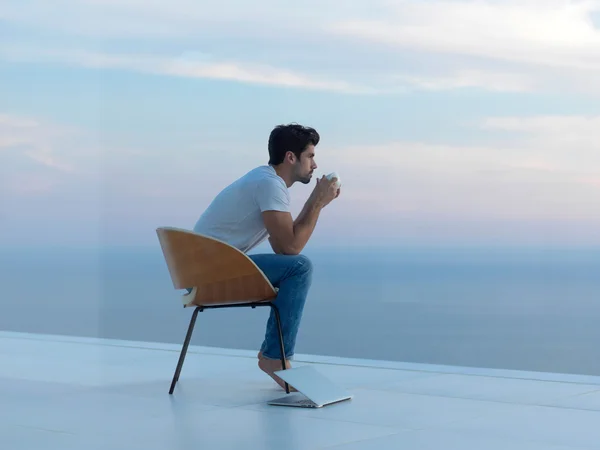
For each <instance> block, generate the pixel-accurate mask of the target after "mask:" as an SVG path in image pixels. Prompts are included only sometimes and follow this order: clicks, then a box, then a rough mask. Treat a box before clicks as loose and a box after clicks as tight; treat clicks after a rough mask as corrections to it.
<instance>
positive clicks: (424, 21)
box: [331, 0, 600, 70]
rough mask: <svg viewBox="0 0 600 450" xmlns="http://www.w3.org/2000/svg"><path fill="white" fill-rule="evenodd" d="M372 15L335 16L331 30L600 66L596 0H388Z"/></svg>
mask: <svg viewBox="0 0 600 450" xmlns="http://www.w3.org/2000/svg"><path fill="white" fill-rule="evenodd" d="M384 3H385V4H386V5H387V12H388V14H387V15H386V17H379V18H376V19H373V18H371V19H356V20H351V21H344V20H342V21H335V22H334V23H333V24H332V25H331V31H332V32H334V33H338V34H341V35H344V36H348V37H353V38H358V39H364V40H368V41H371V42H375V43H381V44H387V45H392V46H396V47H400V48H412V49H421V50H423V51H430V52H438V53H439V52H442V53H452V54H459V55H472V56H477V57H481V58H486V59H488V58H491V59H500V60H506V61H515V62H519V63H525V64H527V65H532V64H539V65H543V66H556V67H567V68H571V69H590V70H598V69H600V29H598V28H596V27H595V26H594V24H593V23H592V21H591V13H592V12H594V11H597V10H599V9H600V2H598V1H585V0H584V1H562V0H561V1H559V0H502V1H428V2H423V1H413V0H404V1H397V2H392V1H386V2H384Z"/></svg>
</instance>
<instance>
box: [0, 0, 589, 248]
mask: <svg viewBox="0 0 600 450" xmlns="http://www.w3.org/2000/svg"><path fill="white" fill-rule="evenodd" d="M290 122H297V123H301V124H304V125H308V126H313V127H315V128H316V129H317V130H318V131H319V133H320V134H321V138H322V140H321V143H320V144H319V146H318V147H317V153H316V154H317V156H316V161H317V164H318V165H319V169H318V171H319V172H320V173H321V174H327V173H329V172H332V171H337V172H338V173H339V174H340V177H341V178H342V181H343V186H342V194H341V196H340V198H339V199H337V200H335V201H334V202H333V203H331V204H330V205H329V206H328V207H327V208H326V209H325V210H324V211H323V213H322V214H321V217H320V219H319V224H318V226H317V230H316V232H315V234H314V236H313V239H312V240H311V244H310V245H312V246H315V247H318V246H342V247H352V246H364V245H366V246H383V247H390V246H393V247H395V246H413V245H428V246H429V245H433V246H452V245H459V246H464V245H469V246H471V245H474V246H479V245H484V246H485V245H487V246H489V245H494V246H498V245H499V246H513V245H514V246H526V245H527V246H529V245H535V246H540V245H541V246H578V247H579V246H581V247H590V246H600V0H573V1H568V0H560V1H559V0H476V1H475V0H471V1H464V0H447V1H444V0H421V1H417V0H396V1H391V0H354V2H348V1H346V0H344V1H342V0H319V1H315V0H306V1H305V2H303V3H301V2H277V1H274V0H261V1H260V2H245V1H239V0H237V1H235V0H222V1H220V2H207V1H192V0H171V2H165V1H162V0H161V1H159V0H144V1H142V0H54V1H52V2H47V1H44V0H27V1H23V0H4V1H3V2H2V4H1V6H0V194H1V197H0V206H1V209H0V231H1V232H0V245H1V246H15V247H20V246H23V247H25V246H34V247H35V246H49V247H55V246H73V247H78V246H79V247H86V246H91V247H96V246H147V245H157V240H156V235H155V229H156V227H159V226H176V227H182V228H191V227H193V225H194V223H195V221H196V219H197V218H198V216H199V215H200V214H201V213H202V211H203V210H204V208H205V207H206V206H207V205H208V202H210V200H211V199H212V198H213V196H214V195H216V194H217V193H218V191H219V190H220V189H222V188H223V187H225V186H226V185H227V184H229V183H230V182H232V181H233V180H235V179H236V178H237V177H239V176H241V175H243V174H244V173H246V172H247V171H249V170H251V169H252V168H254V167H256V166H258V165H262V164H266V163H267V161H268V154H267V140H268V135H269V133H270V131H271V129H272V128H273V127H274V126H276V125H278V124H282V123H290ZM313 187H314V185H308V186H304V185H301V186H298V185H295V186H293V187H292V189H291V192H292V199H293V203H294V205H293V212H294V215H295V214H297V213H298V212H299V211H300V209H301V208H302V205H303V203H304V201H305V199H306V198H307V196H308V194H309V192H310V190H311V189H312V188H313Z"/></svg>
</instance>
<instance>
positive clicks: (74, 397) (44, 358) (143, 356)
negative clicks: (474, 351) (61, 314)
mask: <svg viewBox="0 0 600 450" xmlns="http://www.w3.org/2000/svg"><path fill="white" fill-rule="evenodd" d="M179 350H180V346H179V345H170V344H152V343H139V342H126V341H108V340H99V339H89V338H88V339H84V338H72V337H64V336H43V335H31V334H19V333H9V332H4V333H2V332H0V449H2V450H20V449H23V450H37V449H40V450H41V449H44V450H81V449H93V450H94V449H97V450H111V449H119V450H121V449H123V450H135V449H143V450H155V449H156V450H158V449H160V450H179V449H181V450H183V449H198V448H205V449H240V448H242V449H271V448H273V449H275V448H277V449H319V448H333V449H340V450H355V449H419V450H420V449H426V450H429V449H440V450H442V449H443V450H454V449H457V450H458V449H460V450H468V449H477V450H480V449H485V450H497V449H507V450H521V449H527V450H542V449H545V450H560V449H563V450H568V449H593V448H600V428H598V424H599V423H600V377H577V376H566V375H560V374H535V373H530V372H527V373H525V372H523V373H519V372H515V371H510V372H509V371H498V370H494V371H486V370H484V369H477V368H458V367H442V366H427V365H418V364H408V363H394V362H385V361H381V362H379V361H364V360H352V359H342V358H328V357H317V356H309V355H304V356H298V357H297V361H296V362H295V363H294V364H295V365H296V366H299V365H303V364H314V365H315V366H316V368H317V369H318V370H319V371H320V372H322V373H323V374H325V375H326V376H328V377H330V378H331V379H333V380H335V381H336V382H337V383H339V384H340V385H342V386H344V387H345V388H346V389H348V390H350V391H351V392H352V393H353V394H354V396H355V397H354V399H353V400H352V401H350V402H344V403H341V404H337V405H331V406H328V407H325V408H323V409H318V410H310V409H299V408H298V409H296V408H283V407H274V406H269V405H267V404H266V402H267V401H268V400H271V399H274V398H278V397H281V396H283V395H284V392H283V391H282V390H281V389H280V388H279V387H278V386H277V385H276V384H275V383H274V382H273V381H272V380H271V379H270V378H269V377H267V376H266V375H265V374H263V373H262V372H260V371H259V370H258V368H257V367H256V354H255V352H247V351H239V350H227V349H207V348H202V347H194V346H191V347H190V350H189V352H188V357H187V359H186V362H185V365H184V368H183V372H182V375H181V378H180V381H179V384H178V386H177V388H176V391H175V393H174V395H173V396H169V395H168V389H169V384H170V381H171V376H172V374H173V370H174V368H175V365H176V363H177V358H178V356H179ZM549 380H552V381H549Z"/></svg>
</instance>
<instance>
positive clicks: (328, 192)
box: [308, 175, 340, 208]
mask: <svg viewBox="0 0 600 450" xmlns="http://www.w3.org/2000/svg"><path fill="white" fill-rule="evenodd" d="M336 183H337V178H332V179H331V180H328V179H327V177H326V176H325V175H323V177H321V178H320V179H319V178H317V185H316V186H315V188H314V189H313V191H312V194H311V196H310V197H309V199H308V201H309V202H310V201H312V202H314V203H315V204H316V205H317V206H319V207H320V208H324V207H326V206H327V205H329V203H331V202H332V201H333V200H334V199H336V198H338V197H339V195H340V188H337V187H336V186H335V184H336Z"/></svg>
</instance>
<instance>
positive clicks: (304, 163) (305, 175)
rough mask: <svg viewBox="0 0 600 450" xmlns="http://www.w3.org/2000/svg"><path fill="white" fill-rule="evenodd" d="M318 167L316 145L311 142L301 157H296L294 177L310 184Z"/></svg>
mask: <svg viewBox="0 0 600 450" xmlns="http://www.w3.org/2000/svg"><path fill="white" fill-rule="evenodd" d="M316 168H317V163H315V146H314V145H312V144H311V145H309V146H308V147H306V150H304V151H303V152H302V153H301V154H300V159H296V163H295V164H294V175H295V176H294V178H295V179H296V180H297V181H300V182H301V183H304V184H308V183H310V180H311V178H312V175H313V172H314V170H315V169H316Z"/></svg>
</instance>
